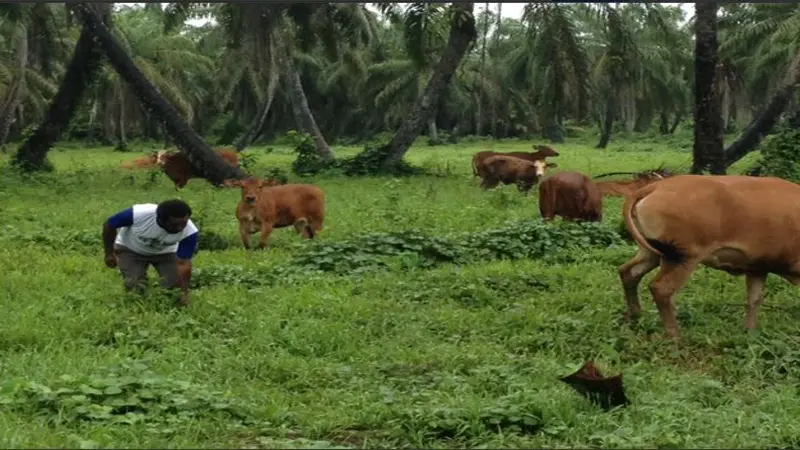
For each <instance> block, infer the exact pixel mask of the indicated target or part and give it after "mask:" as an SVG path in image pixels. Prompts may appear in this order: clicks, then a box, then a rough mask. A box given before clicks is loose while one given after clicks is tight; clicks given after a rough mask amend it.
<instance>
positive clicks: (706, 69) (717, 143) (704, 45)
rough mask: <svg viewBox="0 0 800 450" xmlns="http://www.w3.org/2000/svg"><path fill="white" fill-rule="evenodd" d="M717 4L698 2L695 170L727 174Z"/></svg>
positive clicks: (693, 169) (696, 26)
mask: <svg viewBox="0 0 800 450" xmlns="http://www.w3.org/2000/svg"><path fill="white" fill-rule="evenodd" d="M717 8H718V7H717V3H716V2H697V3H695V11H696V13H695V16H696V17H695V25H694V26H695V52H694V58H695V63H694V72H695V75H694V149H693V163H692V169H691V172H692V173H702V172H703V171H704V170H706V169H708V170H709V171H710V172H711V173H712V174H715V175H724V174H725V154H724V153H723V146H722V144H723V142H722V140H723V129H722V115H721V110H720V100H721V99H720V97H719V96H718V95H717V92H716V89H715V85H716V82H715V78H716V72H717Z"/></svg>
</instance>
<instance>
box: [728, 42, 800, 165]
mask: <svg viewBox="0 0 800 450" xmlns="http://www.w3.org/2000/svg"><path fill="white" fill-rule="evenodd" d="M798 84H800V51H798V52H797V54H796V55H795V56H794V60H792V64H791V65H790V66H789V70H788V71H787V73H786V78H784V81H783V83H782V84H781V85H780V86H779V87H778V89H777V90H776V91H775V92H774V93H773V94H772V97H770V99H769V102H768V103H767V105H766V107H764V109H763V110H762V111H761V113H760V114H758V115H757V116H756V118H755V120H753V122H751V123H750V125H749V126H748V127H747V129H746V130H745V131H744V133H743V134H742V135H741V136H740V137H739V139H737V140H736V142H734V143H733V144H731V146H730V147H728V148H727V149H726V150H725V166H726V167H730V166H731V165H733V164H734V163H735V162H736V161H738V160H740V159H742V158H744V157H745V155H747V154H748V153H750V152H752V151H753V150H755V149H756V147H758V144H760V143H761V140H762V139H763V138H764V136H766V135H767V133H769V132H770V131H771V130H772V127H774V126H775V123H777V122H778V119H779V118H780V116H781V114H782V113H783V111H784V110H785V109H786V106H787V105H788V104H789V102H790V101H791V99H792V96H793V95H794V93H795V90H796V89H797V85H798Z"/></svg>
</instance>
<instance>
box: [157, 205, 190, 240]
mask: <svg viewBox="0 0 800 450" xmlns="http://www.w3.org/2000/svg"><path fill="white" fill-rule="evenodd" d="M190 217H192V208H191V207H189V205H188V204H187V203H186V202H184V201H183V200H178V199H173V200H167V201H164V202H161V203H159V204H158V208H156V222H157V223H158V226H160V227H161V228H163V229H164V230H166V231H167V233H172V234H175V233H180V232H181V231H183V229H184V228H186V224H187V223H189V218H190Z"/></svg>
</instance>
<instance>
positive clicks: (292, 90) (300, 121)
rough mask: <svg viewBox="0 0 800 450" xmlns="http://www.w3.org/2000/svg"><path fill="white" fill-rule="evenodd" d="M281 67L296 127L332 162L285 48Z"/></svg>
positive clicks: (330, 151) (330, 153) (332, 156)
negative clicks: (308, 135)
mask: <svg viewBox="0 0 800 450" xmlns="http://www.w3.org/2000/svg"><path fill="white" fill-rule="evenodd" d="M281 65H282V69H283V70H282V72H283V79H284V81H285V82H286V86H287V90H288V92H289V98H290V99H291V104H292V113H293V115H294V120H295V122H297V126H298V127H300V128H301V130H300V131H303V132H305V133H308V134H310V135H311V136H312V137H313V138H314V142H315V143H316V145H317V152H319V155H320V156H321V157H322V158H323V159H324V160H326V161H332V160H333V158H334V155H333V151H332V150H331V147H330V146H329V145H328V142H327V141H325V137H323V136H322V132H321V131H320V130H319V127H318V126H317V121H316V120H315V119H314V114H313V113H312V112H311V108H310V107H309V106H308V99H307V98H306V93H305V90H303V82H302V80H300V72H298V71H297V68H296V67H295V65H294V61H292V56H291V55H290V54H289V53H288V52H287V51H286V48H285V47H283V58H282V61H281Z"/></svg>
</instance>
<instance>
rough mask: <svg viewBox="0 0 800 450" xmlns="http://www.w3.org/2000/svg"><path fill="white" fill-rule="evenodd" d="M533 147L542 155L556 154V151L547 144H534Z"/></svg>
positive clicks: (551, 155)
mask: <svg viewBox="0 0 800 450" xmlns="http://www.w3.org/2000/svg"><path fill="white" fill-rule="evenodd" d="M533 149H534V150H536V151H537V152H538V153H539V155H541V156H542V157H545V158H547V157H553V156H558V152H557V151H555V149H554V148H553V147H549V146H547V145H534V146H533Z"/></svg>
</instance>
